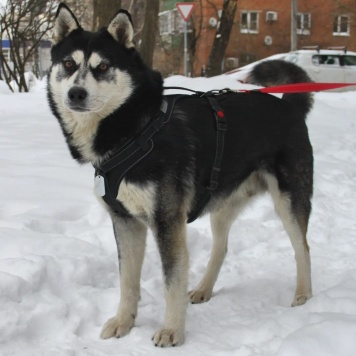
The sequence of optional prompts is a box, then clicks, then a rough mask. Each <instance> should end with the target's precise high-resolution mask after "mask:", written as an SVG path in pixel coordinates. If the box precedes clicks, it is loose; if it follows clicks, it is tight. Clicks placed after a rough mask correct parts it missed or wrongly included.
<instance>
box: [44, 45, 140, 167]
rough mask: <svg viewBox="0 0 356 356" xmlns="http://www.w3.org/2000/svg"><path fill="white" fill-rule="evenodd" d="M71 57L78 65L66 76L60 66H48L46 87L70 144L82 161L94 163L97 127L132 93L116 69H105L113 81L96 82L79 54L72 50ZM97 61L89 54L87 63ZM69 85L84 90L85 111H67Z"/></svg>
mask: <svg viewBox="0 0 356 356" xmlns="http://www.w3.org/2000/svg"><path fill="white" fill-rule="evenodd" d="M71 58H72V59H73V60H74V61H75V62H76V64H77V65H79V68H78V70H77V71H76V72H75V73H74V74H73V75H71V76H70V77H66V76H65V75H64V68H63V66H62V64H56V65H54V66H53V67H52V71H51V76H50V81H49V84H50V86H51V89H52V94H53V100H54V102H55V103H56V106H57V109H58V112H59V114H60V116H61V117H62V118H63V123H64V126H65V129H66V131H67V132H68V133H70V134H71V137H72V143H73V144H74V145H75V146H76V147H78V149H79V151H80V152H81V154H82V155H83V156H84V157H85V159H86V160H89V161H91V162H92V163H95V162H97V160H98V157H97V156H96V154H95V153H94V152H93V150H92V144H93V138H94V135H95V133H96V132H97V128H98V125H99V123H100V121H101V120H103V119H104V118H105V117H107V116H108V115H110V114H111V113H112V112H113V111H114V110H116V109H118V108H119V107H120V106H121V105H122V104H123V103H124V102H125V101H126V100H127V98H128V97H129V96H130V95H131V93H132V91H133V83H132V80H131V77H130V75H129V74H128V73H127V72H125V71H121V70H119V69H117V68H109V71H111V72H112V74H113V76H114V78H115V79H114V80H112V81H106V80H102V81H97V80H96V79H95V78H94V77H93V75H92V74H91V72H90V70H88V63H87V62H86V61H84V53H83V52H81V51H78V50H77V51H74V52H73V53H72V54H71ZM100 58H101V56H100V55H99V54H97V53H93V54H92V55H91V56H90V58H89V60H88V62H89V63H92V64H96V63H98V61H99V59H100ZM73 86H81V87H83V88H85V89H86V90H87V92H88V98H87V105H86V109H87V111H86V112H78V111H74V110H72V109H71V108H70V105H69V101H68V91H69V90H70V89H71V88H72V87H73Z"/></svg>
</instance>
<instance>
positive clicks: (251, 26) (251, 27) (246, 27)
mask: <svg viewBox="0 0 356 356" xmlns="http://www.w3.org/2000/svg"><path fill="white" fill-rule="evenodd" d="M258 15H259V14H258V12H257V11H243V12H241V19H240V20H241V22H240V23H241V26H240V31H241V33H258Z"/></svg>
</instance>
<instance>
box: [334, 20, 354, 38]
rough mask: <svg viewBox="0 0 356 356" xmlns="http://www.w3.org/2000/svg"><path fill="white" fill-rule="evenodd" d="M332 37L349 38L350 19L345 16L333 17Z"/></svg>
mask: <svg viewBox="0 0 356 356" xmlns="http://www.w3.org/2000/svg"><path fill="white" fill-rule="evenodd" d="M333 35H334V36H349V35H350V18H349V16H347V15H340V16H335V18H334V27H333Z"/></svg>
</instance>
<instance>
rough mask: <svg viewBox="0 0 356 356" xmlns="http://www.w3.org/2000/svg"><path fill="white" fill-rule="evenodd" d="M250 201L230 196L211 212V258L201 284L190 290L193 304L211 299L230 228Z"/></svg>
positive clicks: (223, 257) (225, 251) (224, 254)
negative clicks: (216, 209) (221, 205)
mask: <svg viewBox="0 0 356 356" xmlns="http://www.w3.org/2000/svg"><path fill="white" fill-rule="evenodd" d="M248 201H249V199H248V198H243V197H240V198H239V199H238V200H235V199H233V198H230V199H229V201H228V202H227V203H225V204H224V205H223V207H221V208H220V209H219V210H218V211H214V212H212V213H211V214H210V223H211V230H212V235H213V246H212V250H211V255H210V260H209V263H208V266H207V269H206V272H205V274H204V277H203V278H202V280H201V281H200V283H199V285H198V286H197V287H196V288H195V289H194V290H192V291H190V292H189V298H190V301H191V303H192V304H196V303H204V302H207V301H209V300H210V298H211V296H212V292H213V288H214V284H215V282H216V280H217V278H218V275H219V272H220V269H221V266H222V264H223V262H224V259H225V256H226V253H227V243H228V235H229V230H230V227H231V225H232V223H233V222H234V220H235V219H236V217H237V215H238V213H239V212H240V211H241V210H242V209H243V207H244V206H245V205H246V204H247V202H248Z"/></svg>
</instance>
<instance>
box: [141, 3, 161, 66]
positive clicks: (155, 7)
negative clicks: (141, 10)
mask: <svg viewBox="0 0 356 356" xmlns="http://www.w3.org/2000/svg"><path fill="white" fill-rule="evenodd" d="M158 12H159V0H150V1H149V2H148V1H147V2H146V10H145V19H144V24H143V29H142V37H141V45H140V48H139V51H140V54H141V56H142V58H143V59H144V61H145V62H146V64H147V65H148V66H149V67H152V64H153V52H154V48H155V43H156V34H157V28H158Z"/></svg>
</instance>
